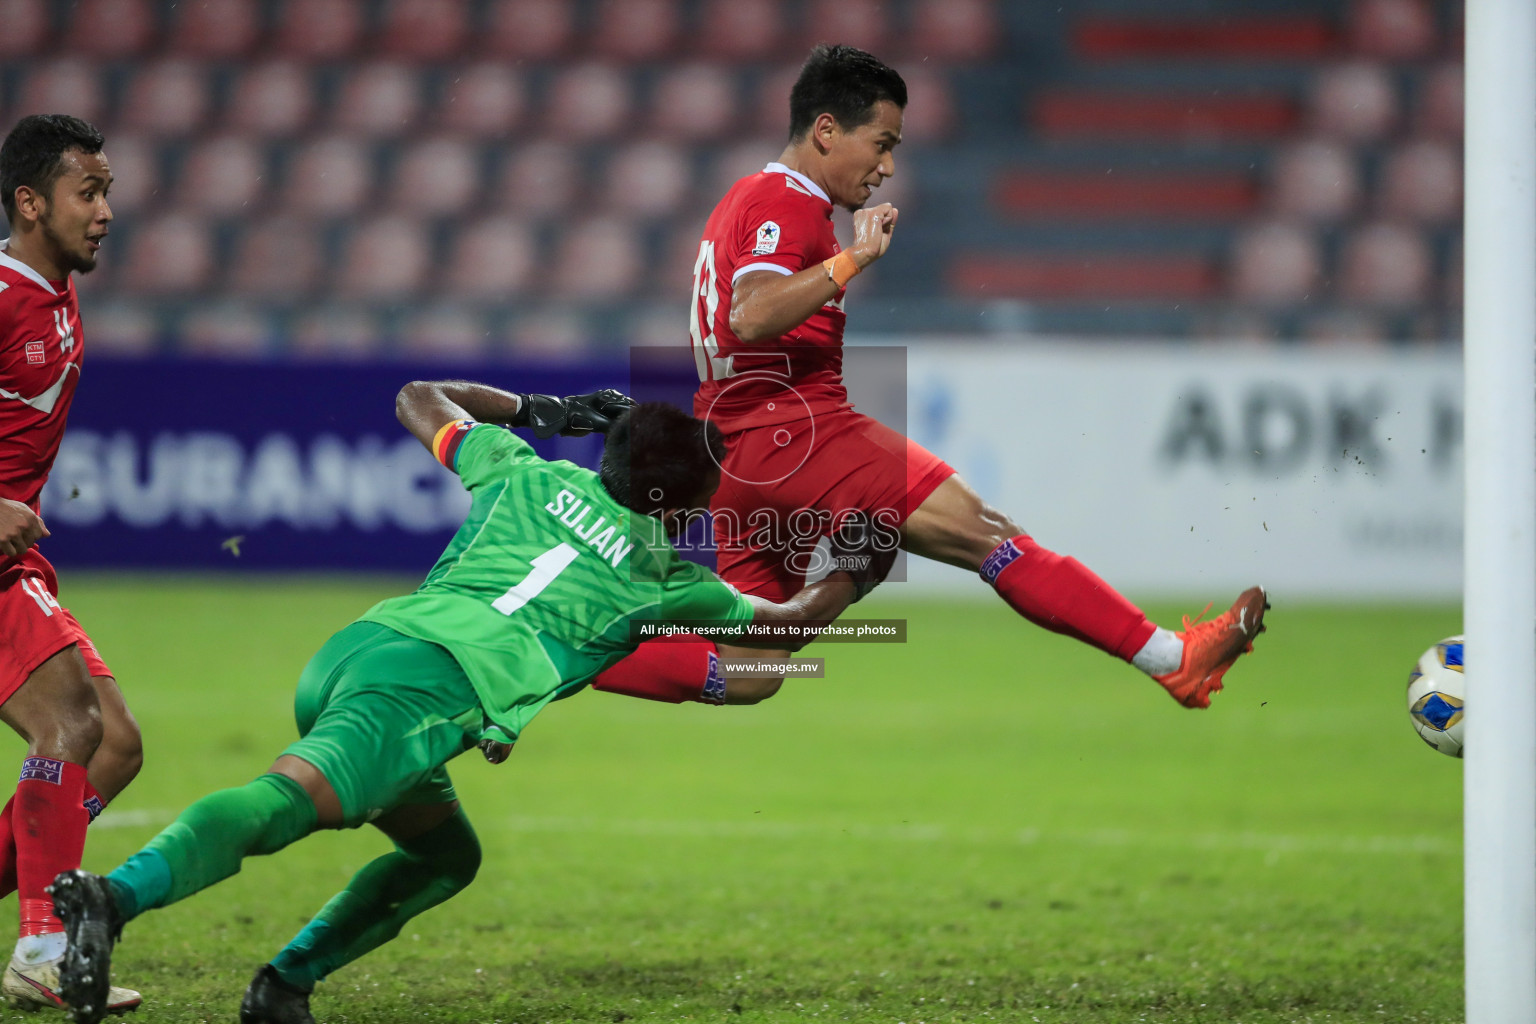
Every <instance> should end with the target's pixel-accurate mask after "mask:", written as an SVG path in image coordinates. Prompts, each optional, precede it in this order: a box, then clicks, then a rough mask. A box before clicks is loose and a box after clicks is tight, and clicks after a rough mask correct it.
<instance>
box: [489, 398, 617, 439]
mask: <svg viewBox="0 0 1536 1024" xmlns="http://www.w3.org/2000/svg"><path fill="white" fill-rule="evenodd" d="M517 402H518V405H517V413H516V414H515V415H514V416H513V417H512V421H511V425H512V426H514V427H532V428H533V436H534V437H537V438H540V439H543V438H546V437H554V436H555V435H556V434H560V435H562V436H564V437H580V436H582V435H583V434H590V433H592V432H593V431H596V432H597V433H599V434H605V433H607V432H608V428H609V427H611V426H613V421H614V420H616V419H618V418H619V417H620V416H621V415H623V414H624V411H625V410H626V409H629V408H632V407H633V406H634V404H635V401H634V399H632V398H630V397H629V396H628V395H626V394H624V393H623V392H620V391H615V390H614V389H613V388H604V389H603V390H601V391H593V392H592V393H591V394H586V395H571V396H569V397H567V398H556V397H555V396H554V395H532V394H529V395H523V394H520V395H518V396H517Z"/></svg>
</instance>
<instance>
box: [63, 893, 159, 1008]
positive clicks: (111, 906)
mask: <svg viewBox="0 0 1536 1024" xmlns="http://www.w3.org/2000/svg"><path fill="white" fill-rule="evenodd" d="M48 894H49V895H50V896H52V897H53V905H54V910H55V912H56V913H57V914H58V915H59V919H60V920H62V921H63V922H64V935H65V938H66V942H67V943H68V946H67V948H66V950H65V953H64V962H63V965H62V967H61V968H60V970H59V979H58V992H59V995H60V996H61V997H62V998H63V1000H64V1003H65V1004H66V1005H67V1006H68V1008H69V1012H70V1016H71V1017H72V1018H73V1019H74V1021H75V1024H95V1022H96V1021H99V1020H101V1018H102V1017H105V1016H106V1015H107V1014H109V1013H122V1012H124V1011H126V1010H132V1009H135V1008H137V1007H138V1005H139V1002H140V999H139V994H138V993H137V992H132V991H129V990H128V989H120V988H113V987H112V982H111V978H112V946H113V944H114V943H116V942H117V940H118V938H119V937H121V935H122V934H123V914H122V911H121V910H119V909H118V906H117V898H116V897H115V896H113V895H112V888H111V887H110V886H109V885H108V884H107V880H106V879H105V878H102V877H101V876H100V875H93V874H91V873H90V872H89V871H81V870H80V869H78V868H76V869H74V870H73V871H65V872H63V873H62V874H60V875H59V876H58V877H57V878H55V879H54V880H53V884H52V885H50V886H49V887H48Z"/></svg>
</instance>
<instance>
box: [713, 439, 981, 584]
mask: <svg viewBox="0 0 1536 1024" xmlns="http://www.w3.org/2000/svg"><path fill="white" fill-rule="evenodd" d="M725 441H726V445H727V446H728V449H729V450H728V451H727V453H726V457H725V462H724V464H723V466H722V469H723V470H724V472H722V473H721V475H720V489H719V490H718V491H716V492H715V500H714V501H713V502H712V503H711V504H710V512H711V514H712V515H713V516H714V521H715V544H716V546H717V548H718V558H719V561H718V565H719V571H720V575H721V576H722V577H724V579H725V580H726V582H728V583H730V584H731V585H733V586H735V587H736V588H737V589H738V590H740V591H742V592H743V593H746V594H755V595H757V596H759V597H763V598H766V599H768V600H770V601H784V600H786V599H788V598H790V597H793V596H794V595H795V593H796V592H798V591H799V590H800V588H801V587H803V586H804V585H805V577H806V574H807V571H808V569H809V568H810V567H811V566H812V565H813V564H814V563H813V562H812V561H811V560H810V556H811V554H812V552H814V550H815V548H816V544H817V542H818V541H819V540H821V538H823V537H825V536H827V535H828V534H830V533H832V532H833V530H835V529H836V528H837V526H838V525H841V523H840V520H839V519H838V515H839V513H842V512H846V511H854V510H857V511H860V512H864V513H867V514H870V515H875V516H877V518H879V519H880V520H881V521H882V522H884V523H885V524H886V525H888V526H891V527H897V526H900V525H901V524H902V523H904V522H906V521H907V516H909V515H911V513H912V512H913V510H915V509H916V508H917V507H918V506H919V505H921V504H922V503H923V501H924V499H926V498H927V497H928V495H930V494H932V493H933V492H934V489H935V488H937V487H938V486H939V484H941V483H943V482H944V481H945V480H947V479H948V478H949V477H950V476H952V475H954V472H955V471H954V469H952V468H951V467H950V466H949V464H948V463H946V462H945V461H944V460H943V459H941V458H939V457H938V456H937V455H934V454H933V453H932V452H930V451H928V450H927V449H926V448H924V447H923V446H922V445H920V444H918V443H917V442H915V441H913V440H911V439H910V438H908V437H904V436H903V435H901V434H898V433H897V432H896V431H894V430H892V429H891V428H890V427H887V426H885V425H884V424H882V423H880V422H879V421H877V420H873V419H870V418H869V417H868V416H864V415H861V414H860V413H856V412H838V413H823V414H818V415H817V416H816V417H815V419H814V421H807V422H806V423H804V424H786V425H783V426H767V427H754V428H751V429H748V430H742V431H738V432H736V433H734V434H728V435H726V438H725Z"/></svg>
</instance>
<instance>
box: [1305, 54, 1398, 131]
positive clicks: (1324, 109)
mask: <svg viewBox="0 0 1536 1024" xmlns="http://www.w3.org/2000/svg"><path fill="white" fill-rule="evenodd" d="M1311 104H1312V111H1311V112H1312V127H1313V128H1314V129H1316V130H1317V131H1318V132H1320V133H1321V134H1323V135H1328V136H1331V137H1333V138H1339V139H1345V140H1348V141H1350V142H1372V141H1375V140H1376V139H1380V138H1382V137H1383V136H1385V135H1386V134H1388V133H1389V132H1391V131H1392V130H1393V128H1395V127H1396V125H1397V120H1398V97H1397V88H1396V87H1395V85H1394V84H1393V82H1392V76H1391V75H1390V74H1389V73H1388V72H1387V69H1386V68H1385V67H1383V66H1382V65H1380V64H1366V63H1353V64H1337V65H1334V66H1333V67H1330V68H1327V69H1325V70H1324V71H1322V72H1321V73H1320V74H1319V75H1318V76H1317V78H1316V80H1315V81H1314V83H1313V87H1312V97H1311Z"/></svg>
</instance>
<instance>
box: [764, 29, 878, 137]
mask: <svg viewBox="0 0 1536 1024" xmlns="http://www.w3.org/2000/svg"><path fill="white" fill-rule="evenodd" d="M881 100H890V101H891V102H892V103H894V104H896V105H897V106H898V107H901V108H902V109H903V110H905V109H906V106H907V83H906V82H904V81H902V80H901V76H900V75H898V74H897V73H896V71H895V69H893V68H889V67H887V66H885V65H884V64H882V63H880V61H879V60H877V59H876V58H874V57H873V56H871V55H869V54H867V53H865V52H864V51H863V50H860V49H858V48H857V47H854V46H828V45H827V44H826V43H822V44H821V45H820V46H818V47H816V48H815V49H814V50H812V51H811V55H810V57H808V58H806V61H805V64H804V66H802V67H801V68H800V77H799V78H797V79H795V87H794V88H793V89H791V90H789V137H790V138H792V139H798V138H800V137H801V136H802V135H804V134H805V133H806V132H808V131H810V129H811V125H813V124H815V123H816V118H818V117H820V116H821V115H822V114H831V115H832V116H833V117H834V118H835V119H836V120H837V123H838V124H840V125H842V126H843V127H844V128H857V127H859V126H860V125H865V124H868V123H869V122H871V121H873V120H874V118H875V104H876V103H879V102H880V101H881Z"/></svg>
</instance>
